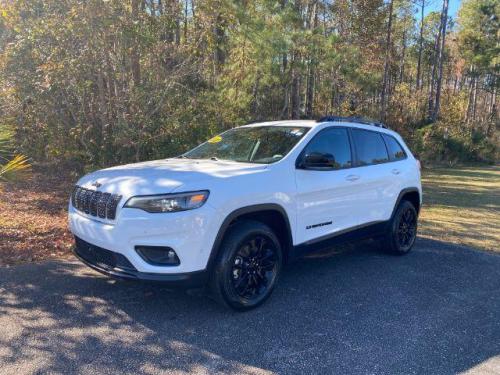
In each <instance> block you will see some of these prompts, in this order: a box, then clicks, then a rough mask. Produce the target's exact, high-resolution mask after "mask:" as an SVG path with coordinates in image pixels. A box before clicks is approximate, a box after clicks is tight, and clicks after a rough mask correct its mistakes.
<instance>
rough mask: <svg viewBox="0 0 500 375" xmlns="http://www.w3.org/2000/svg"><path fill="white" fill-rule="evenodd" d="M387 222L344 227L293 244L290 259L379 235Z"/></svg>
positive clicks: (383, 231)
mask: <svg viewBox="0 0 500 375" xmlns="http://www.w3.org/2000/svg"><path fill="white" fill-rule="evenodd" d="M388 223H389V221H377V222H372V223H367V224H363V225H358V226H355V227H353V228H348V229H344V230H342V231H339V232H336V233H333V234H330V235H327V236H323V237H319V238H317V239H314V240H310V241H307V242H304V243H301V244H299V245H295V246H294V247H293V249H292V251H291V254H290V255H291V257H290V258H291V259H290V260H295V259H297V258H300V257H302V256H304V255H307V254H311V253H315V252H318V251H322V250H327V249H330V248H332V247H334V246H337V245H340V244H343V243H346V242H355V241H360V240H363V239H367V238H373V237H380V236H382V235H384V234H385V233H386V230H387V225H388Z"/></svg>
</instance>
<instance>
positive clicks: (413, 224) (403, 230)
mask: <svg viewBox="0 0 500 375" xmlns="http://www.w3.org/2000/svg"><path fill="white" fill-rule="evenodd" d="M417 218H418V215H417V210H416V209H415V207H414V206H413V204H412V203H411V202H409V201H402V202H401V203H400V204H399V206H398V208H397V209H396V212H395V213H394V216H393V218H392V219H391V221H390V223H389V227H388V233H387V236H386V238H385V241H384V242H385V243H384V246H387V247H388V250H389V251H390V252H392V253H393V254H398V255H402V254H406V253H408V252H409V251H410V250H411V248H412V247H413V245H414V244H415V239H416V237H417Z"/></svg>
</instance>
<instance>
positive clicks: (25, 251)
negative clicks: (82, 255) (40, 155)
mask: <svg viewBox="0 0 500 375" xmlns="http://www.w3.org/2000/svg"><path fill="white" fill-rule="evenodd" d="M73 181H74V178H72V177H70V175H69V174H67V173H63V172H59V173H54V171H51V172H50V174H48V173H47V172H45V171H34V172H33V173H32V174H31V175H30V177H29V178H26V179H24V180H22V181H16V182H0V266H5V265H13V264H19V263H25V262H33V261H40V260H44V259H49V258H62V257H69V256H71V247H72V245H73V237H72V236H71V233H70V232H69V230H68V221H67V212H68V211H67V205H68V199H69V196H70V192H71V189H72V185H73Z"/></svg>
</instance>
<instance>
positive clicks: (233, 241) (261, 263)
mask: <svg viewBox="0 0 500 375" xmlns="http://www.w3.org/2000/svg"><path fill="white" fill-rule="evenodd" d="M282 263H283V254H282V249H281V245H280V242H279V240H278V238H277V237H276V235H275V234H274V233H273V231H272V230H271V229H270V228H269V227H268V226H267V225H265V224H263V223H261V222H258V221H253V220H245V221H242V222H240V223H236V224H235V225H234V226H233V227H231V228H230V229H229V232H228V233H227V234H226V236H225V237H224V240H223V241H222V244H221V248H220V250H219V255H218V258H217V261H216V264H215V267H214V271H213V274H212V278H211V282H210V284H211V285H210V286H211V290H212V293H213V295H214V296H215V297H216V299H217V300H218V301H219V302H222V303H223V304H225V305H228V306H229V307H232V308H233V309H236V310H250V309H252V308H255V307H257V306H259V305H260V304H262V303H263V302H264V301H265V300H266V299H267V298H269V296H270V295H271V293H272V291H273V288H274V286H275V284H276V282H277V280H278V276H279V274H280V272H281V267H282Z"/></svg>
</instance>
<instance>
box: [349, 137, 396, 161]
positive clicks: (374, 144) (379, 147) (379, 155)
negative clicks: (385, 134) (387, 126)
mask: <svg viewBox="0 0 500 375" xmlns="http://www.w3.org/2000/svg"><path fill="white" fill-rule="evenodd" d="M352 136H353V138H354V144H355V145H356V153H357V156H358V163H359V165H370V164H379V163H385V162H387V161H389V156H388V155H387V149H386V147H385V143H384V140H383V139H382V136H381V135H380V134H379V133H377V132H372V131H368V130H360V129H352Z"/></svg>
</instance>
